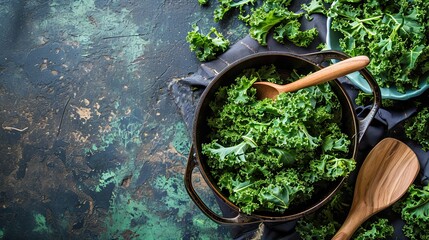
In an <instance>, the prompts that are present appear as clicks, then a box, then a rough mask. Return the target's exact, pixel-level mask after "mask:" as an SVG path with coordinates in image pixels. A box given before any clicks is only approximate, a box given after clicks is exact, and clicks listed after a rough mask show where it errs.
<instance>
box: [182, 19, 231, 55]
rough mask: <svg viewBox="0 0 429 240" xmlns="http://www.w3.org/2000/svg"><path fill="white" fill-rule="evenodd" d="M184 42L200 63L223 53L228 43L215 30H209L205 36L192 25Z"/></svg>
mask: <svg viewBox="0 0 429 240" xmlns="http://www.w3.org/2000/svg"><path fill="white" fill-rule="evenodd" d="M186 41H187V42H188V43H189V44H190V45H189V48H190V49H191V51H192V52H195V54H196V55H197V58H198V59H199V60H200V61H209V60H213V59H215V58H216V57H217V55H219V54H221V53H223V52H225V51H226V50H227V49H228V47H229V44H230V43H229V41H228V39H226V38H225V37H224V36H223V35H222V34H221V33H220V32H218V31H217V30H216V28H211V29H210V32H209V33H208V34H207V35H204V34H202V33H201V32H200V29H199V27H198V26H197V25H196V24H194V25H193V26H192V31H190V32H188V34H187V36H186Z"/></svg>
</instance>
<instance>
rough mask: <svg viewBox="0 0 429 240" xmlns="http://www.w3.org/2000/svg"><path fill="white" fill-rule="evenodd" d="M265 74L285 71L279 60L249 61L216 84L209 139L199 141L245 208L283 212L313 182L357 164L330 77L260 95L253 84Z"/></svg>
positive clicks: (271, 76) (274, 77)
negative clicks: (252, 65)
mask: <svg viewBox="0 0 429 240" xmlns="http://www.w3.org/2000/svg"><path fill="white" fill-rule="evenodd" d="M291 76H296V77H299V75H297V74H296V73H292V74H291ZM260 80H270V81H272V82H281V77H280V74H279V73H278V72H277V70H276V68H275V67H274V66H264V67H262V68H260V69H249V70H246V71H244V72H243V74H242V75H241V76H239V77H237V78H236V79H235V83H234V84H232V85H230V86H225V87H222V88H221V89H219V90H218V92H217V94H216V96H215V98H214V99H213V100H212V102H211V103H210V108H211V110H212V112H213V115H212V116H210V117H208V120H207V121H208V126H209V127H210V129H211V134H210V136H209V141H207V142H206V143H204V144H203V145H202V152H203V154H204V155H205V156H206V158H207V164H208V166H209V167H210V172H211V174H212V176H213V177H214V179H215V180H216V181H217V184H218V186H219V188H220V189H221V190H223V191H225V192H226V193H227V195H228V196H229V199H230V200H231V201H232V202H234V203H235V204H236V205H237V206H238V207H240V210H241V211H242V212H244V213H248V214H250V213H252V212H254V211H258V210H268V211H274V212H284V211H285V210H286V209H288V208H289V207H290V206H291V205H293V204H294V203H295V204H296V203H302V202H303V201H305V200H306V199H309V198H311V196H312V194H313V193H314V192H315V191H318V189H314V185H315V184H316V183H317V184H322V185H323V184H325V185H327V184H329V182H330V181H333V180H335V179H338V178H341V177H344V176H347V175H348V174H349V173H350V172H351V171H352V170H353V169H354V168H355V161H354V160H353V159H350V158H348V157H347V156H348V152H349V151H348V150H349V146H350V143H351V140H350V139H349V137H348V136H347V135H346V134H345V133H343V132H342V130H341V105H340V103H339V101H338V99H337V97H336V95H335V94H334V93H333V91H331V88H330V85H329V84H323V85H319V86H314V87H309V88H305V89H301V90H299V91H297V92H293V93H284V94H280V95H279V96H278V97H277V99H276V100H275V101H273V100H272V99H264V100H257V99H256V96H255V94H256V89H255V88H253V87H252V84H253V83H254V82H255V81H260ZM293 80H294V79H293V78H292V77H291V78H290V79H288V80H286V81H293ZM321 126H324V127H321Z"/></svg>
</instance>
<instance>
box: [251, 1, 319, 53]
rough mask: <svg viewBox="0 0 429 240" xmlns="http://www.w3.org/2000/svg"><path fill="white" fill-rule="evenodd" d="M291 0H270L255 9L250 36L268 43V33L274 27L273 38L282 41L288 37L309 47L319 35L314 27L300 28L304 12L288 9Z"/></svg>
mask: <svg viewBox="0 0 429 240" xmlns="http://www.w3.org/2000/svg"><path fill="white" fill-rule="evenodd" d="M289 4H290V1H279V0H277V1H276V0H268V1H265V2H264V3H263V5H262V6H261V7H259V8H257V9H255V10H254V11H253V12H252V14H251V16H250V18H249V22H248V23H249V26H250V30H249V32H250V36H251V37H252V38H254V39H255V40H256V41H258V42H259V43H260V44H261V45H263V46H266V45H267V36H268V33H269V32H270V31H271V30H272V29H274V35H273V38H274V39H275V40H277V41H278V42H280V43H284V42H285V39H288V40H289V41H291V42H292V43H294V44H295V45H297V46H302V47H307V46H308V45H309V44H310V43H311V42H312V41H313V40H314V39H315V37H316V36H317V35H318V31H317V30H316V29H315V28H313V29H309V30H305V31H302V30H300V27H301V23H300V22H299V21H298V19H299V18H300V17H301V16H302V15H303V13H295V12H292V11H291V10H289V9H288V6H289Z"/></svg>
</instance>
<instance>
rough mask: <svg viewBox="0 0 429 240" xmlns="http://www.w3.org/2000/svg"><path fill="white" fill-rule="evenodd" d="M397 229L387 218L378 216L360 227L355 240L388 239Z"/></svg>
mask: <svg viewBox="0 0 429 240" xmlns="http://www.w3.org/2000/svg"><path fill="white" fill-rule="evenodd" d="M394 231H395V229H394V228H393V226H392V225H391V224H390V223H389V220H387V219H386V218H376V219H375V220H372V221H370V222H368V223H365V224H364V225H363V226H362V227H360V228H359V229H358V230H357V231H356V233H355V234H354V236H353V239H355V240H369V239H374V240H378V239H387V238H388V237H392V236H393V234H394Z"/></svg>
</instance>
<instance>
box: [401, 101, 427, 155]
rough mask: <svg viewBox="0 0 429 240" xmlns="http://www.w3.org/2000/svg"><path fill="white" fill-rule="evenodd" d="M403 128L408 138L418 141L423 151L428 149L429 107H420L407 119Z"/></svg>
mask: <svg viewBox="0 0 429 240" xmlns="http://www.w3.org/2000/svg"><path fill="white" fill-rule="evenodd" d="M404 128H405V134H406V135H407V137H408V138H410V139H412V140H414V141H416V142H417V143H419V144H420V145H421V146H422V149H423V151H429V107H423V108H421V109H420V110H419V111H418V112H417V114H416V115H414V116H412V117H411V118H409V119H407V120H406V122H405V125H404Z"/></svg>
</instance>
